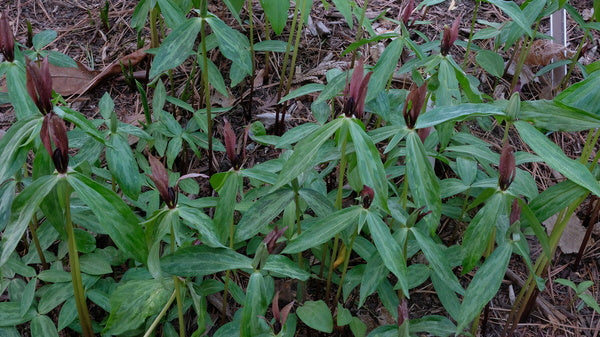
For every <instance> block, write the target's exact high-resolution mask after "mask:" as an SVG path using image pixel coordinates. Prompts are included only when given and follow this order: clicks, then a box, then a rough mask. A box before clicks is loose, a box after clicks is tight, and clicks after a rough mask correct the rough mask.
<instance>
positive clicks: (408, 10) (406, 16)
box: [402, 0, 415, 27]
mask: <svg viewBox="0 0 600 337" xmlns="http://www.w3.org/2000/svg"><path fill="white" fill-rule="evenodd" d="M414 9H415V0H408V4H407V5H406V7H404V10H403V11H402V22H403V23H404V26H406V27H408V20H410V16H411V14H412V12H413V10H414Z"/></svg>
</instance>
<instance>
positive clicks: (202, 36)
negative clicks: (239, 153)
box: [200, 0, 214, 176]
mask: <svg viewBox="0 0 600 337" xmlns="http://www.w3.org/2000/svg"><path fill="white" fill-rule="evenodd" d="M206 1H207V0H200V15H201V16H202V24H201V27H200V48H201V50H202V63H203V65H204V66H203V68H202V69H204V71H203V72H202V83H203V86H204V103H205V105H206V125H207V129H208V130H207V132H208V135H207V137H208V175H209V176H210V175H212V174H213V173H214V167H213V138H212V137H213V123H212V116H211V102H210V83H209V81H208V55H206V17H207V16H208V8H207V6H208V5H207V3H206Z"/></svg>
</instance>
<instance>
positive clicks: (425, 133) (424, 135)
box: [417, 126, 433, 143]
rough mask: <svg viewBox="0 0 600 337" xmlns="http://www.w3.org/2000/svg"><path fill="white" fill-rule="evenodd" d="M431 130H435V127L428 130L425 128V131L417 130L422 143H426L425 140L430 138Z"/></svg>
mask: <svg viewBox="0 0 600 337" xmlns="http://www.w3.org/2000/svg"><path fill="white" fill-rule="evenodd" d="M431 130H433V127H431V126H430V127H428V128H423V129H419V130H417V135H419V138H420V139H421V142H422V143H425V139H427V137H429V134H430V133H431Z"/></svg>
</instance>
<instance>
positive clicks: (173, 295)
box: [144, 290, 177, 337]
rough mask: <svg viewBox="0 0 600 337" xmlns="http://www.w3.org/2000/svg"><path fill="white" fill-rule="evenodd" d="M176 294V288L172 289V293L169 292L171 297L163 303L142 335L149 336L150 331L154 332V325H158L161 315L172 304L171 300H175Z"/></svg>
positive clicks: (163, 315)
mask: <svg viewBox="0 0 600 337" xmlns="http://www.w3.org/2000/svg"><path fill="white" fill-rule="evenodd" d="M176 296H177V290H173V294H171V297H170V298H169V300H168V301H167V304H165V306H164V307H163V308H162V310H161V311H160V312H159V313H158V316H156V318H155V319H154V321H152V324H151V325H150V327H149V328H148V330H146V333H144V337H150V335H152V332H154V329H156V327H157V326H158V323H160V320H161V319H162V318H163V317H165V314H166V313H167V310H169V307H171V304H173V301H175V297H176Z"/></svg>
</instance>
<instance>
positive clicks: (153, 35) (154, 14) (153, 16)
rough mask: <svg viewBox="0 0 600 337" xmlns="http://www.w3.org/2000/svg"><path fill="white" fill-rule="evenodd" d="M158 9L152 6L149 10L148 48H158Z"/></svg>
mask: <svg viewBox="0 0 600 337" xmlns="http://www.w3.org/2000/svg"><path fill="white" fill-rule="evenodd" d="M158 13H159V9H158V8H156V7H154V8H152V10H151V11H150V48H158V46H159V45H160V41H159V40H158V27H157V26H156V21H158Z"/></svg>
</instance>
